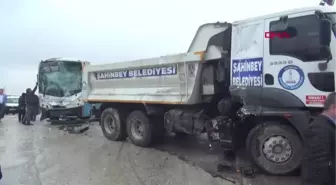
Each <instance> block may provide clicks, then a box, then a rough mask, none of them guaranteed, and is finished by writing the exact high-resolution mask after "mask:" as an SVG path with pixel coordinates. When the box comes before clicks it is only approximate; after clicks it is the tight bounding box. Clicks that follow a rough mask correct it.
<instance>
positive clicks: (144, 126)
mask: <svg viewBox="0 0 336 185" xmlns="http://www.w3.org/2000/svg"><path fill="white" fill-rule="evenodd" d="M127 134H128V138H129V139H130V140H131V142H132V143H133V144H134V145H137V146H141V147H148V146H150V145H151V144H152V136H153V125H152V123H151V120H150V119H149V118H148V117H147V115H146V114H145V113H144V112H142V111H138V110H136V111H133V112H132V113H130V114H129V115H128V117H127Z"/></svg>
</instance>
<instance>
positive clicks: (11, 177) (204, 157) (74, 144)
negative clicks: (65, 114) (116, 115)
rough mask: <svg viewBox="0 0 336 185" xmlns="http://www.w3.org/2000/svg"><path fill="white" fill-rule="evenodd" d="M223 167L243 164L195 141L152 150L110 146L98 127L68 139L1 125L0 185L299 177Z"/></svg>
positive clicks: (10, 122)
mask: <svg viewBox="0 0 336 185" xmlns="http://www.w3.org/2000/svg"><path fill="white" fill-rule="evenodd" d="M238 159H239V158H238ZM241 161H243V162H241ZM223 162H224V163H227V164H233V165H234V166H235V165H237V163H242V164H243V163H245V162H244V160H240V159H239V160H236V161H232V160H228V159H225V158H223V155H221V151H218V150H216V149H213V148H212V149H210V148H209V147H208V144H207V143H206V142H205V141H203V140H202V139H199V138H198V139H195V138H189V139H186V140H184V142H181V140H175V139H174V138H166V141H165V144H163V145H158V146H155V148H153V149H151V148H140V147H136V146H134V145H132V144H130V143H129V142H112V141H108V140H107V139H106V138H105V137H104V136H103V135H102V133H101V130H100V127H99V126H98V125H97V124H94V125H91V126H90V129H89V130H88V131H86V132H85V133H82V134H71V133H68V132H66V131H64V130H60V129H59V126H55V125H50V124H48V123H46V122H38V121H37V122H35V124H34V125H32V126H24V125H22V124H20V123H18V122H17V120H16V117H14V116H6V117H5V118H4V119H3V120H2V122H1V123H0V165H1V166H2V171H3V174H4V178H3V180H1V181H0V185H4V184H5V185H18V184H25V185H30V184H31V185H40V184H43V185H53V184H55V185H56V184H57V185H60V184H65V185H67V184H69V185H70V184H71V185H77V184H78V185H105V184H106V185H107V184H109V185H110V184H113V185H119V184H120V185H166V184H167V185H168V184H169V185H180V184H181V185H189V184H190V185H191V184H192V185H198V184H199V185H203V184H204V185H217V184H218V185H219V184H221V185H231V184H244V185H245V184H246V185H264V184H265V185H266V184H267V185H280V184H281V185H283V184H286V185H296V184H299V181H298V180H299V178H298V177H297V176H287V177H271V176H265V175H263V174H257V176H256V177H255V178H244V177H243V176H242V175H241V174H240V173H237V172H236V171H235V169H234V170H232V169H224V170H223V171H220V172H219V171H218V170H217V164H218V163H223Z"/></svg>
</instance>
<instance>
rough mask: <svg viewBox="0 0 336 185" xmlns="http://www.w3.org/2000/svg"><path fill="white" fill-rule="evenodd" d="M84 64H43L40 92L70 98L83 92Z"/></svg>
mask: <svg viewBox="0 0 336 185" xmlns="http://www.w3.org/2000/svg"><path fill="white" fill-rule="evenodd" d="M81 82H82V63H81V62H77V61H76V62H69V61H51V62H49V61H48V62H42V63H41V64H40V68H39V92H40V93H42V94H45V95H49V96H55V97H69V96H72V95H75V94H78V93H80V92H81V91H82V85H81Z"/></svg>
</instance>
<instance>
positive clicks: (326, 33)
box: [320, 18, 332, 47]
mask: <svg viewBox="0 0 336 185" xmlns="http://www.w3.org/2000/svg"><path fill="white" fill-rule="evenodd" d="M331 26H332V25H331V22H330V21H329V20H328V19H325V18H323V19H321V20H320V44H321V46H327V47H329V45H330V42H331Z"/></svg>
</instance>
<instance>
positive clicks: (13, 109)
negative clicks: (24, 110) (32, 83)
mask: <svg viewBox="0 0 336 185" xmlns="http://www.w3.org/2000/svg"><path fill="white" fill-rule="evenodd" d="M19 97H20V96H17V95H8V97H7V104H6V114H16V113H19Z"/></svg>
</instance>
